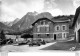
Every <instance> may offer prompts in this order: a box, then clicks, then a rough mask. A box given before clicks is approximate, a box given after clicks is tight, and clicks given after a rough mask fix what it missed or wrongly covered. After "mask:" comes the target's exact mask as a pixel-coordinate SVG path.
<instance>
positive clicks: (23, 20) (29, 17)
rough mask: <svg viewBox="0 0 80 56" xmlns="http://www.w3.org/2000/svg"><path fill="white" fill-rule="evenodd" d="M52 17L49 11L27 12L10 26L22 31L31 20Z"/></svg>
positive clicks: (29, 24) (28, 25) (27, 26)
mask: <svg viewBox="0 0 80 56" xmlns="http://www.w3.org/2000/svg"><path fill="white" fill-rule="evenodd" d="M43 17H46V18H49V19H50V18H52V17H53V16H52V15H51V14H50V13H49V12H44V13H40V14H38V13H35V12H28V13H27V14H26V15H24V16H23V17H22V18H21V19H20V20H19V21H18V22H17V23H16V24H13V25H12V27H11V28H13V29H15V30H18V31H22V30H25V29H28V28H29V27H30V26H31V24H32V23H33V22H35V21H36V20H37V19H39V18H43Z"/></svg>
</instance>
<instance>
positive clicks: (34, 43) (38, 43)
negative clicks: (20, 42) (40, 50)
mask: <svg viewBox="0 0 80 56" xmlns="http://www.w3.org/2000/svg"><path fill="white" fill-rule="evenodd" d="M34 45H36V46H40V45H41V44H40V42H37V41H33V42H30V43H29V46H34Z"/></svg>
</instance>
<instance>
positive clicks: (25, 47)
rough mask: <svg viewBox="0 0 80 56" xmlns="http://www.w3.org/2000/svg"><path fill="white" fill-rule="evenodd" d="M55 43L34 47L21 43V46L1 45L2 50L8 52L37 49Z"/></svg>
mask: <svg viewBox="0 0 80 56" xmlns="http://www.w3.org/2000/svg"><path fill="white" fill-rule="evenodd" d="M55 43H56V42H53V43H47V44H46V45H41V46H32V47H29V46H28V45H21V46H14V45H5V46H3V47H1V51H8V52H24V51H37V50H40V49H42V48H45V47H48V46H50V45H53V44H55Z"/></svg>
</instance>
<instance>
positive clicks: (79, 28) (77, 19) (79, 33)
mask: <svg viewBox="0 0 80 56" xmlns="http://www.w3.org/2000/svg"><path fill="white" fill-rule="evenodd" d="M72 28H74V32H75V39H76V42H79V43H80V6H79V7H78V8H77V9H76V12H75V16H74V20H73V24H72Z"/></svg>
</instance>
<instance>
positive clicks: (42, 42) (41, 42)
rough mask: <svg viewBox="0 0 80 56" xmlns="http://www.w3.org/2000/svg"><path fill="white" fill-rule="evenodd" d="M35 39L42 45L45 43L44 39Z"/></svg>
mask: <svg viewBox="0 0 80 56" xmlns="http://www.w3.org/2000/svg"><path fill="white" fill-rule="evenodd" d="M37 41H38V42H40V44H42V45H45V44H46V41H45V40H42V39H38V40H37Z"/></svg>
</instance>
